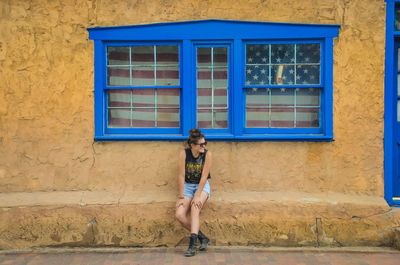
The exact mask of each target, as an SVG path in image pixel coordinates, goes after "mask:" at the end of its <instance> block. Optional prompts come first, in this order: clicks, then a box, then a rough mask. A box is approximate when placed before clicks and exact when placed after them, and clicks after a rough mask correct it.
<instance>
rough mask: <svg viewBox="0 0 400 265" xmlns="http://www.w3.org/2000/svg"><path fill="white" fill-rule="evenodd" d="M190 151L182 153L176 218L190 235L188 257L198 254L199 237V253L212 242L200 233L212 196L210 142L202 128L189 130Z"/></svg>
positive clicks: (188, 148)
mask: <svg viewBox="0 0 400 265" xmlns="http://www.w3.org/2000/svg"><path fill="white" fill-rule="evenodd" d="M186 144H187V148H185V149H184V150H182V151H181V152H180V154H179V175H178V188H179V196H178V200H177V202H176V213H175V215H176V219H177V220H178V221H179V222H180V223H181V224H182V226H183V227H184V228H186V229H187V230H189V231H190V232H191V235H190V243H189V248H188V250H187V251H186V253H185V256H186V257H191V256H194V255H195V254H196V245H197V238H198V239H199V241H200V248H199V250H200V251H204V250H206V249H207V245H208V243H209V241H210V240H209V239H208V238H207V237H206V236H205V235H204V234H203V233H202V232H201V231H200V211H201V209H202V208H203V207H204V204H205V203H206V202H207V200H208V198H209V197H210V192H211V189H210V183H209V179H210V178H211V176H210V169H211V163H212V156H211V152H210V151H208V150H207V149H206V148H205V147H206V145H207V141H206V140H205V138H204V135H203V134H202V133H201V131H200V130H199V129H193V130H190V136H189V138H188V140H187V143H186Z"/></svg>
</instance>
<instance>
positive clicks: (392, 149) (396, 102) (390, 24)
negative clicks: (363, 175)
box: [384, 0, 400, 206]
mask: <svg viewBox="0 0 400 265" xmlns="http://www.w3.org/2000/svg"><path fill="white" fill-rule="evenodd" d="M399 53H400V0H386V58H385V115H384V117H385V130H384V140H385V141H384V176H385V178H384V180H385V199H386V201H387V202H388V203H389V205H392V206H400V162H399V157H400V79H399V61H400V60H399Z"/></svg>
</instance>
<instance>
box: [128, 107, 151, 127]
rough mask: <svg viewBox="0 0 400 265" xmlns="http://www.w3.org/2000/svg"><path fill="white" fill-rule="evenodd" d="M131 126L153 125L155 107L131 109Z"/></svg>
mask: <svg viewBox="0 0 400 265" xmlns="http://www.w3.org/2000/svg"><path fill="white" fill-rule="evenodd" d="M132 127H135V128H142V127H150V128H154V127H156V126H155V109H149V108H144V109H133V110H132Z"/></svg>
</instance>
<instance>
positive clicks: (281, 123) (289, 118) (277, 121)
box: [271, 106, 295, 128]
mask: <svg viewBox="0 0 400 265" xmlns="http://www.w3.org/2000/svg"><path fill="white" fill-rule="evenodd" d="M271 127H280V128H293V127H295V125H294V108H288V107H283V106H282V107H273V108H271Z"/></svg>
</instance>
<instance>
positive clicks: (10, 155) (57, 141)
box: [0, 0, 385, 196]
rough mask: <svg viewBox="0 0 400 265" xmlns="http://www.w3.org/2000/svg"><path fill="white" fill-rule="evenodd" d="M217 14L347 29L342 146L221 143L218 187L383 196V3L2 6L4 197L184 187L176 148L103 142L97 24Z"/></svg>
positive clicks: (342, 51)
mask: <svg viewBox="0 0 400 265" xmlns="http://www.w3.org/2000/svg"><path fill="white" fill-rule="evenodd" d="M208 18H219V19H236V20H254V21H272V22H293V23H328V24H332V23H334V24H340V25H341V30H340V34H339V38H338V39H336V41H335V44H334V135H335V141H334V142H323V143H320V142H257V143H246V142H239V143H233V142H222V143H221V142H218V143H211V144H210V145H209V149H210V150H212V151H213V153H214V157H215V160H214V166H213V170H212V175H213V179H212V182H213V189H214V191H215V192H218V191H244V190H245V191H303V192H310V193H321V192H326V191H331V192H340V193H347V194H367V195H377V196H383V92H384V84H383V81H384V50H385V46H384V44H385V2H384V0H369V1H363V0H351V1H350V0H324V1H321V0H302V1H295V0H268V1H267V0H237V1H230V0H201V1H200V0H199V1H194V0H136V1H134V0H121V1H105V0H103V1H101V0H97V1H96V0H87V1H78V0H76V1H73V0H63V1H44V0H33V1H24V0H8V1H7V0H0V25H1V26H0V154H1V159H0V192H15V191H51V190H57V191H71V190H94V191H96V190H98V191H100V190H107V191H112V192H117V193H129V192H134V191H139V190H140V191H146V190H148V191H164V192H171V193H174V192H175V190H176V175H177V174H176V173H177V154H178V151H179V149H181V148H182V145H181V144H180V143H176V142H103V143H102V142H96V143H94V142H93V116H94V114H93V89H94V88H93V87H94V86H93V42H92V41H89V40H88V32H87V30H86V29H87V28H88V27H92V26H113V25H128V24H139V23H152V22H167V21H181V20H199V19H208Z"/></svg>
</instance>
